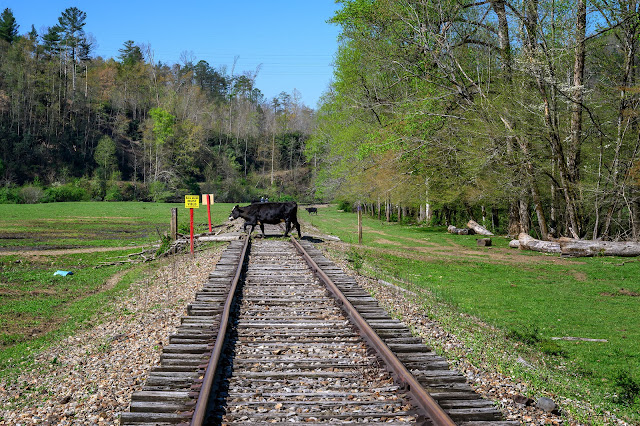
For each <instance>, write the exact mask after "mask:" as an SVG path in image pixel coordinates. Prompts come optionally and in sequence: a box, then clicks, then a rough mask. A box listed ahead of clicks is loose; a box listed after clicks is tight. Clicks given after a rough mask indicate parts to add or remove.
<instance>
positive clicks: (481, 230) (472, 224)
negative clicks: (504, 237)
mask: <svg viewBox="0 0 640 426" xmlns="http://www.w3.org/2000/svg"><path fill="white" fill-rule="evenodd" d="M467 228H469V229H473V231H474V232H475V233H476V234H480V235H488V236H492V235H493V232H491V231H489V230H488V229H487V228H485V227H484V226H482V225H480V224H479V223H478V222H476V221H475V220H470V221H469V222H467Z"/></svg>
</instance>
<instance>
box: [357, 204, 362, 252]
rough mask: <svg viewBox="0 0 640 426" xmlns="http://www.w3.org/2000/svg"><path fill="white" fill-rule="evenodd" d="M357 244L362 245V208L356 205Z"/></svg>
mask: <svg viewBox="0 0 640 426" xmlns="http://www.w3.org/2000/svg"><path fill="white" fill-rule="evenodd" d="M358 244H362V206H361V205H360V204H358Z"/></svg>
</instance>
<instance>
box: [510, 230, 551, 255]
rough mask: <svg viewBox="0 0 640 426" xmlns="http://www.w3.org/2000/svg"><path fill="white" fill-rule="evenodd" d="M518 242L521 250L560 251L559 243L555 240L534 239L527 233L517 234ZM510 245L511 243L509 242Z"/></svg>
mask: <svg viewBox="0 0 640 426" xmlns="http://www.w3.org/2000/svg"><path fill="white" fill-rule="evenodd" d="M518 242H519V243H520V246H519V247H520V249H521V250H533V251H539V252H542V253H560V252H561V251H560V244H559V243H558V242H555V241H542V240H536V239H535V238H533V237H532V236H530V235H529V234H525V233H522V234H520V235H518ZM509 245H511V244H509Z"/></svg>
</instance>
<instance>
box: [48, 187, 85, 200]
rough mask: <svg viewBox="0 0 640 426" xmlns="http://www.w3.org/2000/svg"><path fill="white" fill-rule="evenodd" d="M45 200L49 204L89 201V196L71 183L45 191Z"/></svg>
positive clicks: (82, 189)
mask: <svg viewBox="0 0 640 426" xmlns="http://www.w3.org/2000/svg"><path fill="white" fill-rule="evenodd" d="M46 193H47V200H48V201H51V202H64V201H89V200H90V199H91V196H90V194H89V193H88V192H87V191H86V190H85V189H84V188H81V187H78V186H76V185H75V184H73V183H67V184H64V185H60V186H53V187H51V188H49V189H47V191H46Z"/></svg>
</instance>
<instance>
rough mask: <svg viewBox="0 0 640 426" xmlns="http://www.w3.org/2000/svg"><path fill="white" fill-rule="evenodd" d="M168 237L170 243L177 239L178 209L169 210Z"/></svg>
mask: <svg viewBox="0 0 640 426" xmlns="http://www.w3.org/2000/svg"><path fill="white" fill-rule="evenodd" d="M169 237H171V240H172V241H175V240H177V239H178V209H177V208H172V209H171V227H170V230H169Z"/></svg>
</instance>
